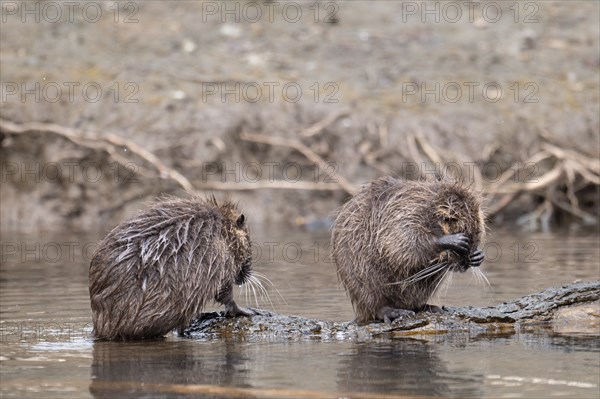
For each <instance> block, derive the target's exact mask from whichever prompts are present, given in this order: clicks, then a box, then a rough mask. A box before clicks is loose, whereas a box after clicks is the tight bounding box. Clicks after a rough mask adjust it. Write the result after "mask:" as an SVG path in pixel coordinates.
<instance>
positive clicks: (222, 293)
mask: <svg viewBox="0 0 600 399" xmlns="http://www.w3.org/2000/svg"><path fill="white" fill-rule="evenodd" d="M251 263H252V255H251V248H250V238H249V235H248V229H247V227H246V220H245V217H244V215H242V214H240V212H239V211H238V210H237V208H236V206H235V205H234V204H232V203H231V202H226V203H222V204H219V203H218V202H217V201H216V200H215V198H214V197H213V198H209V199H201V198H198V197H194V198H191V199H178V198H167V199H164V200H162V201H159V202H157V203H155V204H154V205H152V206H151V207H150V208H148V209H146V210H143V211H142V212H140V213H139V214H138V215H136V216H135V217H133V218H131V219H129V220H127V221H124V222H123V223H121V224H119V225H118V226H117V227H115V228H114V229H113V230H112V231H111V232H110V233H108V235H107V236H106V237H105V238H104V240H102V242H101V243H100V245H99V247H98V249H97V251H96V252H95V254H94V256H93V258H92V261H91V264H90V274H89V284H90V298H91V305H92V316H93V323H94V336H95V337H96V338H99V339H144V338H153V337H160V336H162V335H164V334H166V333H168V332H169V331H172V330H173V329H175V328H179V329H180V330H182V329H183V328H185V327H186V326H188V325H189V323H190V321H191V320H192V319H193V318H194V317H197V316H198V315H199V314H200V312H201V311H202V309H203V308H204V307H205V305H206V304H208V303H210V302H212V301H218V302H220V303H222V304H224V305H225V309H226V313H227V315H230V316H235V315H250V314H252V312H251V311H249V310H244V309H241V308H239V307H238V306H237V304H236V303H235V301H234V300H233V293H232V288H233V287H232V286H233V284H234V283H235V284H243V283H245V282H246V281H248V280H249V279H250V278H252V277H251V272H252V270H251Z"/></svg>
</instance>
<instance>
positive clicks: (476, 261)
mask: <svg viewBox="0 0 600 399" xmlns="http://www.w3.org/2000/svg"><path fill="white" fill-rule="evenodd" d="M484 258H485V256H484V255H483V251H482V250H481V249H478V250H477V251H475V252H473V253H472V254H471V256H469V265H470V266H471V267H478V266H481V264H482V263H483V259H484Z"/></svg>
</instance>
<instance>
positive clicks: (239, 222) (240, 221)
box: [235, 214, 246, 229]
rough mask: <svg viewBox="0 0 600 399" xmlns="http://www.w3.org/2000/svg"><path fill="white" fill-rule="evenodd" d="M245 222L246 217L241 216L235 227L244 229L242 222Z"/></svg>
mask: <svg viewBox="0 0 600 399" xmlns="http://www.w3.org/2000/svg"><path fill="white" fill-rule="evenodd" d="M245 221H246V217H245V216H244V214H241V215H240V217H239V218H237V220H236V221H235V224H236V225H237V227H239V228H240V229H241V228H242V227H244V222H245Z"/></svg>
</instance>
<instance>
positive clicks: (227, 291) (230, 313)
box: [215, 285, 256, 317]
mask: <svg viewBox="0 0 600 399" xmlns="http://www.w3.org/2000/svg"><path fill="white" fill-rule="evenodd" d="M215 299H216V300H217V301H219V302H220V303H222V304H223V305H225V316H227V317H236V316H254V315H255V314H256V312H254V311H253V310H252V309H244V308H240V307H239V306H238V305H237V303H235V301H234V300H233V287H232V286H231V285H230V286H228V287H224V288H222V289H221V291H220V292H219V294H218V295H217V297H216V298H215Z"/></svg>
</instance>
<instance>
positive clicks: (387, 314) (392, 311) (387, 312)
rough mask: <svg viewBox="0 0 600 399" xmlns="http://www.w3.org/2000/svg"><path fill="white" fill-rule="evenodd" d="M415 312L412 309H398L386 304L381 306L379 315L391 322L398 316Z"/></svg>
mask: <svg viewBox="0 0 600 399" xmlns="http://www.w3.org/2000/svg"><path fill="white" fill-rule="evenodd" d="M414 314H415V312H413V311H412V310H407V309H396V308H390V307H389V306H384V307H383V308H381V310H380V311H379V312H378V314H377V315H378V316H379V318H380V319H381V320H383V321H384V322H385V323H388V324H391V323H392V321H394V320H396V319H398V318H401V317H405V316H412V315H414Z"/></svg>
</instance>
